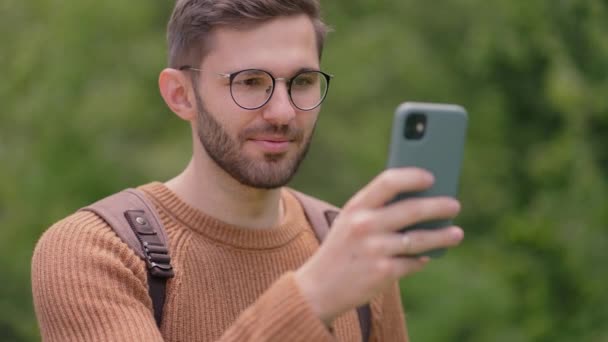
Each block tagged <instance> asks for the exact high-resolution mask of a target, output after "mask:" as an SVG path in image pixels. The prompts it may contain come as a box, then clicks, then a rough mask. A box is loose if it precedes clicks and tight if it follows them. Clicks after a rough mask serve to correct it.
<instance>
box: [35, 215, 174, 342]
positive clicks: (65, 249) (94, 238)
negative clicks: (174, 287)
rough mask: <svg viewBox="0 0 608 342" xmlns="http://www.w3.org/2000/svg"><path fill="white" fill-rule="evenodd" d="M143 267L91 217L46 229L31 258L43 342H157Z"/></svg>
mask: <svg viewBox="0 0 608 342" xmlns="http://www.w3.org/2000/svg"><path fill="white" fill-rule="evenodd" d="M146 276H147V275H146V270H145V266H144V263H143V262H142V261H141V260H140V259H139V257H137V256H136V255H135V253H134V252H133V251H131V250H130V249H129V247H128V246H127V245H126V244H124V243H122V241H121V240H120V238H119V237H118V236H117V235H116V234H115V233H114V232H113V231H112V230H111V228H110V227H109V226H107V224H106V223H105V222H104V221H103V220H102V219H100V218H99V217H97V216H96V215H95V214H93V213H89V212H79V213H76V214H74V215H72V216H70V217H68V218H66V219H64V220H63V221H60V222H58V223H57V224H55V225H54V226H53V227H51V228H50V229H49V230H48V231H47V232H45V233H44V234H43V236H42V237H41V238H40V240H39V241H38V244H37V245H36V249H35V251H34V255H33V258H32V292H33V299H34V306H35V311H36V316H37V318H38V322H39V326H40V332H41V335H42V338H43V340H45V341H162V337H161V334H160V332H159V330H158V328H157V327H156V322H155V321H154V317H153V315H152V302H151V299H150V298H149V296H148V290H147V282H146Z"/></svg>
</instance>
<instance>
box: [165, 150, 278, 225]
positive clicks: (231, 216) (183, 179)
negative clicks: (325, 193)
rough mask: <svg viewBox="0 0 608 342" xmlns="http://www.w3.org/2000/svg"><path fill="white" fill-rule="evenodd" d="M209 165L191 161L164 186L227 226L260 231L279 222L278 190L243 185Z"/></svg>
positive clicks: (200, 161)
mask: <svg viewBox="0 0 608 342" xmlns="http://www.w3.org/2000/svg"><path fill="white" fill-rule="evenodd" d="M211 163H213V162H212V161H210V160H209V161H207V162H205V161H202V160H196V158H193V159H192V160H191V161H190V163H189V164H188V166H187V167H186V169H185V170H184V171H183V172H182V173H181V174H179V175H178V176H177V177H175V178H173V179H171V180H169V181H168V182H166V183H165V185H166V186H167V187H168V188H169V189H171V190H172V191H173V192H175V194H177V196H178V197H179V198H180V199H181V200H183V201H184V202H186V203H187V204H188V205H190V206H191V207H193V208H195V209H197V210H200V211H202V212H204V213H205V214H207V215H210V216H213V217H214V218H216V219H218V220H221V221H223V222H226V223H228V224H231V225H235V226H239V227H245V228H251V229H264V228H270V227H274V226H277V225H278V224H280V223H281V222H283V218H284V210H283V205H282V201H281V189H280V188H279V189H273V190H266V189H255V188H251V187H248V186H245V185H243V184H240V183H239V182H237V181H236V180H235V179H234V178H232V177H230V176H229V175H228V174H226V173H225V172H224V171H223V170H221V169H220V168H219V167H217V165H215V164H211Z"/></svg>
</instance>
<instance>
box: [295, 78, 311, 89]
mask: <svg viewBox="0 0 608 342" xmlns="http://www.w3.org/2000/svg"><path fill="white" fill-rule="evenodd" d="M315 82H316V81H315V77H314V76H300V77H298V78H296V79H295V80H294V82H293V83H294V85H295V86H298V87H306V86H310V85H313V84H315Z"/></svg>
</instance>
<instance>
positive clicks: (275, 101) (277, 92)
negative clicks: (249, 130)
mask: <svg viewBox="0 0 608 342" xmlns="http://www.w3.org/2000/svg"><path fill="white" fill-rule="evenodd" d="M263 110H264V111H263V117H264V120H266V121H268V122H270V123H272V124H274V125H276V126H282V125H287V124H289V122H290V121H291V120H293V119H294V118H295V116H296V109H295V108H294V106H293V104H292V103H291V100H290V99H289V91H288V89H287V85H286V84H285V82H281V81H278V82H276V85H275V89H274V93H273V94H272V97H271V98H270V101H268V103H267V104H266V105H265V106H264V108H263Z"/></svg>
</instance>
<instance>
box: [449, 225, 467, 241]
mask: <svg viewBox="0 0 608 342" xmlns="http://www.w3.org/2000/svg"><path fill="white" fill-rule="evenodd" d="M450 236H451V237H452V239H454V240H455V241H460V240H462V238H463V237H464V232H463V231H462V229H460V228H452V229H451V230H450Z"/></svg>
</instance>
